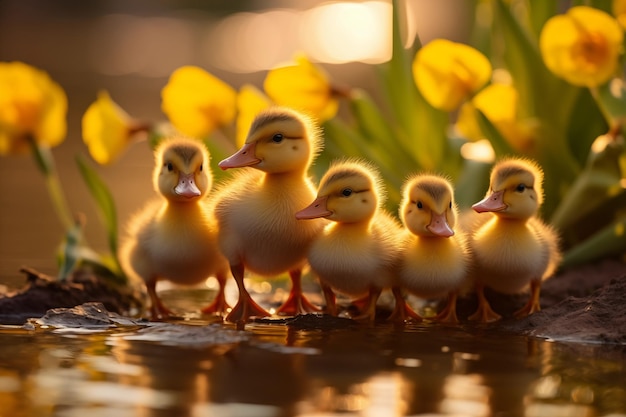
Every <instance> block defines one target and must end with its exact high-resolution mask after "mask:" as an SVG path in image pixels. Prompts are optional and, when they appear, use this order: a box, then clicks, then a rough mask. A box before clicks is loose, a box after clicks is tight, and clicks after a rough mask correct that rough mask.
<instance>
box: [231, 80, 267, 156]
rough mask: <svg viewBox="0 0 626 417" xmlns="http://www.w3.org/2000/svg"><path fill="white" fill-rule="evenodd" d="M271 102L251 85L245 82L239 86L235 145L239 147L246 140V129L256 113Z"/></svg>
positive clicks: (247, 129) (248, 128)
mask: <svg viewBox="0 0 626 417" xmlns="http://www.w3.org/2000/svg"><path fill="white" fill-rule="evenodd" d="M271 104H272V103H271V101H270V100H269V99H268V98H267V97H266V96H265V95H264V94H263V93H262V92H261V91H259V90H258V89H257V88H256V87H254V86H253V85H250V84H246V85H244V86H242V87H241V89H240V90H239V94H238V95H237V121H236V129H237V133H236V142H237V147H239V148H241V147H242V146H243V145H244V143H245V142H246V137H247V136H248V131H249V130H250V126H251V125H252V121H253V120H254V118H255V117H256V116H257V114H259V112H261V110H264V109H266V108H268V107H269V106H271Z"/></svg>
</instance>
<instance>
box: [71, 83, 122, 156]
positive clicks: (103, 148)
mask: <svg viewBox="0 0 626 417" xmlns="http://www.w3.org/2000/svg"><path fill="white" fill-rule="evenodd" d="M132 129H133V127H132V119H131V118H130V116H129V115H128V114H127V113H126V112H125V111H124V110H122V109H121V108H120V107H119V106H118V105H117V104H116V103H115V102H114V101H113V100H111V97H110V96H109V93H107V92H106V91H101V92H100V93H98V99H97V100H96V101H94V102H93V103H92V104H91V105H90V106H89V107H88V108H87V111H85V114H84V115H83V120H82V130H83V142H85V144H86V145H87V147H88V148H89V153H90V154H91V157H92V158H93V159H94V160H95V161H96V162H98V163H99V164H102V165H106V164H109V163H111V162H113V161H114V160H115V159H117V157H118V156H119V155H121V154H122V152H123V151H124V150H125V149H126V147H127V146H128V144H129V143H130V140H131V136H132Z"/></svg>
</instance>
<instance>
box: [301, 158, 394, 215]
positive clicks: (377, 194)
mask: <svg viewBox="0 0 626 417" xmlns="http://www.w3.org/2000/svg"><path fill="white" fill-rule="evenodd" d="M382 201H384V192H383V190H382V181H381V178H380V175H379V173H378V171H377V170H376V169H375V168H374V167H372V166H370V165H369V164H367V163H365V162H362V161H356V160H354V161H343V162H338V163H334V164H333V165H331V167H330V168H329V169H328V171H327V172H326V174H325V175H324V177H323V178H322V180H321V181H320V186H319V189H318V193H317V198H316V199H315V201H313V202H312V203H311V204H310V205H309V206H308V207H306V208H304V209H302V210H300V211H299V212H297V213H296V218H297V219H300V220H302V219H315V218H318V217H325V218H327V219H329V220H333V221H336V222H340V223H358V222H366V221H367V222H369V221H370V220H371V219H372V218H373V217H374V215H375V214H376V211H377V210H378V208H379V207H380V205H381V204H382Z"/></svg>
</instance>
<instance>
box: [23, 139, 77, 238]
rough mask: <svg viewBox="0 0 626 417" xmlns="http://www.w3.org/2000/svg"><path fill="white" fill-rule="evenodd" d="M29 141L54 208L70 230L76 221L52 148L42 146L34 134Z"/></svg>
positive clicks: (62, 222)
mask: <svg viewBox="0 0 626 417" xmlns="http://www.w3.org/2000/svg"><path fill="white" fill-rule="evenodd" d="M29 143H30V145H31V150H32V152H33V157H34V158H35V162H36V163H37V166H38V167H39V170H40V171H41V173H42V174H43V175H44V178H45V181H46V187H47V188H48V193H49V194H50V199H51V200H52V205H53V207H54V210H55V211H56V213H57V216H58V218H59V220H60V221H61V224H62V225H63V228H64V229H65V230H70V229H72V228H73V227H74V221H73V218H72V215H71V214H70V210H69V206H68V204H67V199H66V198H65V194H64V193H63V188H62V187H61V181H60V180H59V176H58V173H57V170H56V166H55V164H54V158H53V156H52V153H51V152H50V148H48V147H47V146H41V145H40V144H39V143H37V141H36V140H35V138H33V137H32V136H31V137H29Z"/></svg>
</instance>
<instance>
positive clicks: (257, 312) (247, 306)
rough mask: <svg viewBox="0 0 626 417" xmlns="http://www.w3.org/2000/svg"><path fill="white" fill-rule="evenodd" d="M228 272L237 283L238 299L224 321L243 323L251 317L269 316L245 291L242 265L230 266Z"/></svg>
mask: <svg viewBox="0 0 626 417" xmlns="http://www.w3.org/2000/svg"><path fill="white" fill-rule="evenodd" d="M230 270H231V272H232V273H233V277H234V278H235V282H236V283H237V288H238V289H239V299H238V300H237V304H236V305H235V307H233V309H232V310H231V311H230V313H228V315H227V316H226V321H229V322H231V323H245V322H247V321H248V319H249V318H250V317H252V316H259V317H267V316H269V315H270V313H268V312H267V311H265V309H264V308H263V307H261V306H260V305H258V304H257V303H256V301H254V300H253V299H252V297H251V296H250V293H249V292H248V290H247V289H246V286H245V285H244V283H243V272H244V267H243V264H239V265H231V267H230Z"/></svg>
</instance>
